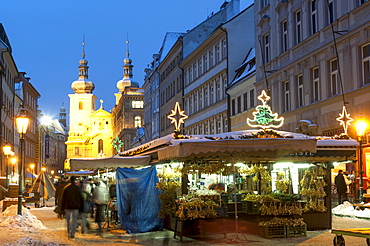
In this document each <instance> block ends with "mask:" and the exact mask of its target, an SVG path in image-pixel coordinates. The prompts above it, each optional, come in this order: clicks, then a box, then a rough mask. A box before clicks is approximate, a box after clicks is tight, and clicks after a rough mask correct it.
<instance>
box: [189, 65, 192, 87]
mask: <svg viewBox="0 0 370 246" xmlns="http://www.w3.org/2000/svg"><path fill="white" fill-rule="evenodd" d="M191 82H193V67H192V66H190V68H189V84H190V83H191Z"/></svg>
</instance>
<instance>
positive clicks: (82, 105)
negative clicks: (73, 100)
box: [78, 101, 84, 110]
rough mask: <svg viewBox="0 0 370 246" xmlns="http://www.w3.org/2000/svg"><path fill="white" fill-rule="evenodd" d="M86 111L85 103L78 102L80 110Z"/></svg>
mask: <svg viewBox="0 0 370 246" xmlns="http://www.w3.org/2000/svg"><path fill="white" fill-rule="evenodd" d="M83 109H84V103H83V101H79V102H78V110H83Z"/></svg>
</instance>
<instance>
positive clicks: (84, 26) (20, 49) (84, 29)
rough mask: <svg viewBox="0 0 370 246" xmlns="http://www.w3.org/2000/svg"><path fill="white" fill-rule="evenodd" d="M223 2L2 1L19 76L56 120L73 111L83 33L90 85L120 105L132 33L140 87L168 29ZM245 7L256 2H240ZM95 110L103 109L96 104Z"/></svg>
mask: <svg viewBox="0 0 370 246" xmlns="http://www.w3.org/2000/svg"><path fill="white" fill-rule="evenodd" d="M223 2H224V0H182V1H180V0H142V1H139V0H131V1H128V0H107V1H97V0H88V1H83V0H59V1H56V0H2V6H1V13H0V22H1V23H2V24H3V26H4V28H5V30H6V32H7V35H8V38H9V40H10V43H11V46H12V49H13V57H14V60H15V62H16V64H17V67H18V70H19V71H24V72H26V73H27V75H28V76H29V77H31V83H32V84H33V85H34V87H35V88H36V89H37V90H38V91H39V93H40V94H41V97H40V99H39V106H40V109H41V110H42V111H43V112H44V114H46V115H49V116H51V117H53V118H57V117H58V113H59V110H60V107H61V105H62V103H64V105H65V107H66V108H67V110H68V109H69V97H68V94H72V93H73V90H72V89H71V83H72V82H73V81H74V80H77V78H78V65H79V63H78V61H79V60H80V59H81V50H82V48H81V46H82V45H81V43H82V39H83V36H84V35H85V42H86V45H85V53H86V60H88V62H89V64H88V65H89V67H90V68H89V80H91V81H92V82H93V83H94V84H95V90H94V92H93V93H94V94H95V95H96V96H97V97H98V100H100V99H103V100H104V109H105V110H107V111H110V110H111V109H112V108H113V107H114V100H115V99H114V98H115V97H114V93H116V92H117V91H118V90H117V87H116V83H117V81H118V80H120V79H121V78H122V74H123V68H122V65H123V59H124V58H125V53H126V44H125V41H126V38H127V35H128V37H129V41H130V58H131V59H132V61H133V65H134V70H133V74H134V78H133V80H134V81H136V82H138V83H139V85H140V86H142V85H143V81H144V69H145V68H146V67H147V65H148V64H150V62H151V61H152V55H153V54H154V53H158V51H159V49H160V47H161V45H162V41H163V38H164V35H165V34H166V32H186V30H190V29H192V28H193V27H195V26H196V25H198V24H200V23H201V22H203V21H204V20H205V19H206V18H207V16H208V15H210V14H211V13H212V12H217V11H218V10H219V8H220V6H221V5H222V3H223ZM240 3H241V4H240V5H241V6H240V9H241V10H242V9H245V8H246V7H248V6H249V5H250V4H252V3H253V0H240ZM97 105H100V103H98V101H97Z"/></svg>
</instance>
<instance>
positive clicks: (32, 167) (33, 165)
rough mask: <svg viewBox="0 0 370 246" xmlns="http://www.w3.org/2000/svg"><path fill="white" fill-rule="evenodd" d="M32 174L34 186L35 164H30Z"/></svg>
mask: <svg viewBox="0 0 370 246" xmlns="http://www.w3.org/2000/svg"><path fill="white" fill-rule="evenodd" d="M30 168H31V172H32V177H31V178H32V184H33V169H34V168H35V164H33V163H31V164H30Z"/></svg>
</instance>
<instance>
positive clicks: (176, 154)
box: [158, 138, 316, 161]
mask: <svg viewBox="0 0 370 246" xmlns="http://www.w3.org/2000/svg"><path fill="white" fill-rule="evenodd" d="M297 152H311V153H315V152H316V139H296V138H261V139H237V140H236V139H226V140H213V141H212V140H210V141H183V142H178V143H177V144H175V145H172V146H168V147H166V148H163V149H159V150H158V159H159V160H162V161H164V160H176V159H178V160H181V159H188V158H192V157H220V156H221V157H222V156H225V157H227V156H232V154H233V153H242V154H243V155H244V156H247V157H248V156H251V157H269V158H274V157H280V156H284V155H289V154H294V153H297Z"/></svg>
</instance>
